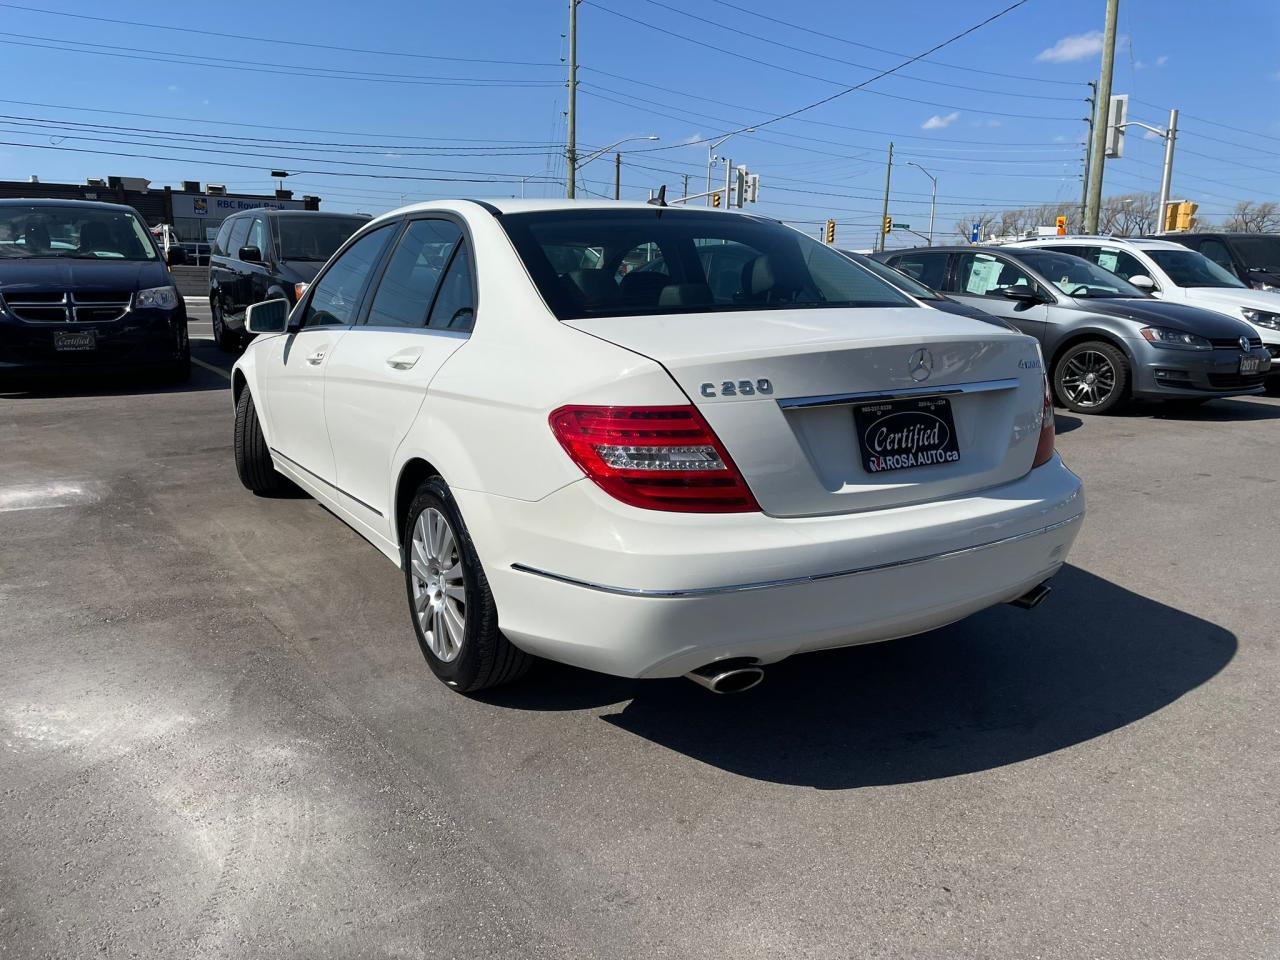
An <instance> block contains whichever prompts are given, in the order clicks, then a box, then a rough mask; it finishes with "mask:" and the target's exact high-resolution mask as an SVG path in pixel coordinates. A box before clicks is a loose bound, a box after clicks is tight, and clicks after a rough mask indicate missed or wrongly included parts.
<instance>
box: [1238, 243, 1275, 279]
mask: <svg viewBox="0 0 1280 960" xmlns="http://www.w3.org/2000/svg"><path fill="white" fill-rule="evenodd" d="M1231 244H1232V246H1234V247H1235V248H1236V252H1237V253H1239V254H1240V259H1241V260H1243V261H1244V265H1245V268H1246V269H1248V270H1256V271H1258V272H1259V273H1280V237H1233V238H1232V239H1231Z"/></svg>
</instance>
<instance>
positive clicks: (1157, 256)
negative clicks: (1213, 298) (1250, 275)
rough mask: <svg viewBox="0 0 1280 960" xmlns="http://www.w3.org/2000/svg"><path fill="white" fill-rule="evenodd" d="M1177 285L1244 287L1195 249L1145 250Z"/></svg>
mask: <svg viewBox="0 0 1280 960" xmlns="http://www.w3.org/2000/svg"><path fill="white" fill-rule="evenodd" d="M1142 252H1143V253H1145V254H1146V255H1147V256H1148V257H1150V258H1151V259H1152V260H1154V261H1155V262H1156V266H1158V267H1159V268H1160V269H1161V270H1163V271H1164V272H1165V273H1167V274H1168V275H1169V279H1170V280H1172V281H1173V285H1174V286H1175V287H1243V286H1244V284H1243V283H1241V282H1240V281H1239V280H1237V279H1236V278H1235V277H1234V276H1232V275H1231V274H1230V273H1228V272H1227V271H1226V270H1224V269H1222V267H1220V266H1218V265H1217V264H1216V263H1214V262H1213V261H1212V260H1210V259H1209V258H1208V257H1206V256H1205V255H1204V254H1202V253H1197V252H1196V251H1194V250H1143V251H1142Z"/></svg>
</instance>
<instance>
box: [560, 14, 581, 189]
mask: <svg viewBox="0 0 1280 960" xmlns="http://www.w3.org/2000/svg"><path fill="white" fill-rule="evenodd" d="M580 2H581V0H569V131H568V133H569V136H568V142H567V143H566V144H565V150H564V159H565V178H564V189H565V196H566V197H568V198H569V199H570V200H572V199H573V198H574V196H575V190H576V183H575V181H576V180H577V179H578V4H579V3H580Z"/></svg>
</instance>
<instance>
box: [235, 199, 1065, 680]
mask: <svg viewBox="0 0 1280 960" xmlns="http://www.w3.org/2000/svg"><path fill="white" fill-rule="evenodd" d="M248 325H249V329H250V331H251V332H253V333H255V334H257V338H256V339H255V340H254V341H253V342H252V344H251V345H250V346H249V348H248V349H247V350H246V351H245V353H244V355H243V356H242V357H241V358H240V360H239V362H237V363H236V365H235V370H234V375H233V392H234V396H235V418H236V419H235V458H236V466H237V468H238V470H239V474H240V478H241V480H242V481H243V482H244V484H245V486H246V487H248V488H249V489H250V490H252V491H254V492H255V493H259V494H270V493H272V492H275V491H278V490H279V489H280V488H281V487H282V485H283V484H285V483H286V481H285V478H287V479H288V481H292V482H293V483H294V484H297V485H298V486H299V487H302V488H303V489H304V490H305V491H307V492H308V493H310V494H312V495H313V496H314V497H315V498H316V499H317V500H319V501H320V502H321V503H322V504H324V505H325V506H326V507H328V508H329V509H330V510H331V511H332V512H333V513H334V514H336V515H337V516H338V517H340V518H342V519H343V520H344V521H345V522H346V523H348V524H350V526H352V527H353V528H354V529H355V530H356V531H358V532H359V533H360V534H361V535H362V536H364V537H365V538H366V539H368V540H369V542H370V543H372V544H373V545H374V546H376V547H377V548H378V549H379V550H381V551H382V552H383V553H384V554H386V556H387V557H388V558H389V559H391V560H392V561H394V562H395V563H396V564H398V565H399V566H400V568H401V570H402V571H403V575H404V581H405V591H406V596H407V602H408V607H409V612H410V614H411V620H412V623H413V628H414V630H415V631H416V633H417V637H418V642H419V644H420V646H421V648H422V652H423V654H424V655H425V657H426V660H427V663H428V664H429V665H430V666H431V669H432V670H433V671H434V672H435V673H436V675H437V676H438V677H439V678H440V679H441V680H443V681H444V682H445V683H447V684H449V685H450V686H452V687H454V688H455V689H457V690H460V691H475V690H480V689H482V688H485V687H489V686H493V685H495V684H498V683H503V682H505V681H508V680H511V679H513V678H515V677H517V676H518V675H520V674H521V673H522V672H523V671H524V670H525V669H526V668H527V667H528V666H529V664H530V663H531V661H532V658H533V657H547V658H550V659H552V660H558V661H562V662H564V663H569V664H575V665H577V666H580V667H586V668H589V669H592V670H598V671H603V672H605V673H611V674H617V675H621V676H627V677H671V676H680V675H682V674H687V675H689V676H691V677H692V678H694V679H696V680H699V681H700V682H701V683H703V684H704V685H705V686H709V687H711V688H712V689H714V690H718V691H730V690H738V689H745V688H747V687H749V686H752V685H754V684H755V683H756V682H757V681H758V680H759V678H760V676H761V668H762V667H763V666H764V665H765V664H768V663H772V662H775V661H778V660H780V659H782V658H784V657H788V656H790V655H791V654H795V653H802V652H805V651H810V650H819V649H825V648H830V647H839V646H846V645H849V644H858V643H868V642H872V641H879V640H888V639H891V638H894V637H903V636H908V635H910V634H916V633H920V632H922V631H925V630H931V629H933V628H935V627H940V626H942V625H944V624H947V623H951V622H952V621H955V620H958V619H960V618H962V617H966V616H968V615H970V614H972V613H974V612H976V611H978V610H982V609H983V608H985V607H988V606H991V605H993V604H998V603H1005V602H1014V603H1018V604H1019V605H1022V606H1027V607H1030V606H1034V605H1035V603H1037V602H1038V601H1039V600H1040V599H1041V598H1042V597H1043V596H1044V595H1045V594H1046V593H1047V588H1045V587H1044V582H1045V581H1046V580H1047V579H1048V578H1049V577H1051V576H1053V574H1054V573H1056V572H1057V571H1058V569H1059V568H1060V567H1061V566H1062V565H1063V563H1064V562H1065V561H1066V558H1067V552H1068V550H1069V549H1070V547H1071V544H1072V542H1073V540H1074V539H1075V536H1076V533H1077V532H1078V530H1079V528H1080V524H1081V521H1082V519H1083V517H1084V496H1083V493H1082V490H1081V485H1080V481H1079V479H1078V478H1077V477H1076V476H1075V475H1074V474H1073V473H1071V471H1070V470H1068V469H1067V468H1066V466H1064V465H1063V463H1062V461H1061V459H1060V458H1059V457H1058V456H1057V454H1056V453H1055V452H1054V434H1053V411H1052V408H1051V406H1050V403H1049V399H1048V393H1047V389H1046V386H1045V379H1044V369H1043V365H1042V362H1041V358H1040V353H1039V348H1038V347H1037V344H1036V342H1035V341H1034V340H1033V339H1031V338H1030V337H1027V336H1023V335H1022V334H1019V333H1017V332H1015V331H1013V330H1011V329H1008V328H1007V327H1005V326H1002V325H999V324H997V323H986V322H983V321H981V320H977V319H969V318H966V317H961V316H956V315H955V314H952V313H944V312H942V311H939V310H935V309H932V308H929V307H927V306H924V305H923V304H922V303H920V302H918V301H915V300H912V299H911V298H910V297H909V296H907V295H906V294H905V293H902V292H901V291H900V290H898V289H895V288H894V287H892V286H890V285H889V284H887V283H885V282H884V281H883V280H882V279H880V278H879V277H878V276H876V275H874V274H872V273H871V272H869V271H867V270H866V269H865V268H863V267H861V266H859V265H857V264H856V263H853V262H852V261H850V260H849V259H847V258H845V257H843V256H841V255H840V254H839V253H837V252H836V251H835V250H834V249H831V248H828V247H826V246H824V245H822V244H821V243H818V242H816V241H814V240H812V239H810V238H808V237H806V236H804V235H803V234H801V233H799V232H797V231H796V230H793V229H791V228H790V227H787V226H785V225H783V224H781V223H779V222H777V221H774V220H770V219H767V218H764V217H759V216H752V215H746V214H741V213H730V212H723V213H722V212H718V211H711V210H707V209H685V208H676V207H666V206H655V205H648V204H626V203H615V202H609V203H582V202H578V203H574V202H571V201H559V202H547V201H515V200H509V201H496V200H495V201H493V202H481V201H462V200H460V201H450V202H439V203H431V204H425V205H420V206H413V207H408V208H405V209H402V210H398V211H395V212H394V213H390V214H387V215H385V216H382V217H380V218H378V219H376V220H373V221H371V222H370V223H369V224H368V225H366V226H365V227H364V228H363V229H361V230H360V231H359V232H358V233H356V234H355V235H354V236H353V237H352V238H351V239H350V240H349V241H348V242H347V243H346V244H345V245H344V246H343V247H342V248H341V249H340V250H339V251H338V252H337V253H336V254H335V255H334V256H333V258H332V259H331V260H330V261H329V263H328V264H327V265H326V266H325V268H324V270H323V271H322V272H321V273H320V274H319V275H318V276H317V277H316V279H315V281H314V282H313V283H312V284H311V285H310V287H309V288H308V289H307V290H306V292H305V294H304V295H303V297H302V298H301V299H300V300H299V302H298V304H297V306H296V307H294V308H293V309H292V310H290V309H289V307H288V304H287V302H286V301H284V300H276V301H269V302H267V303H261V304H257V305H255V306H254V307H252V308H251V309H250V313H249V317H248Z"/></svg>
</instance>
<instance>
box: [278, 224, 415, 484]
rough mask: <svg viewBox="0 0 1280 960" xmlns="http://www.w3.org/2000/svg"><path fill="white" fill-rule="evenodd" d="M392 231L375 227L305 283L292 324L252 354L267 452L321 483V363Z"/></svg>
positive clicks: (351, 317)
mask: <svg viewBox="0 0 1280 960" xmlns="http://www.w3.org/2000/svg"><path fill="white" fill-rule="evenodd" d="M394 226H398V224H397V225H394ZM392 232H393V225H390V224H388V225H387V226H385V227H380V228H379V229H377V230H373V231H371V232H369V233H367V234H365V235H364V236H363V237H361V238H359V239H358V240H356V241H355V242H354V243H352V244H351V245H349V246H348V247H347V248H346V249H345V250H343V251H342V252H341V253H339V254H338V256H337V258H336V259H334V260H333V261H332V262H331V263H330V264H329V266H328V268H327V269H326V270H325V271H324V273H323V274H321V275H320V277H319V279H318V280H317V281H316V282H315V283H314V284H313V285H312V288H311V290H310V291H309V295H308V296H307V298H306V300H305V301H304V302H303V305H302V308H301V318H300V321H299V326H298V328H297V329H296V330H294V331H292V332H290V333H289V334H288V335H286V336H283V337H273V338H272V339H271V340H270V341H268V342H267V343H266V344H265V346H266V347H267V348H268V349H267V356H266V357H265V358H261V359H260V360H259V366H260V369H259V374H258V389H259V391H260V392H261V393H262V394H263V407H264V408H265V410H266V415H267V420H268V435H269V437H270V441H271V453H272V456H279V457H283V458H284V459H285V460H286V461H287V462H288V463H290V464H292V465H293V466H294V467H296V468H298V469H300V470H302V471H304V472H306V473H307V474H309V475H310V476H312V477H314V478H315V479H317V480H320V481H322V482H323V483H325V484H328V485H332V484H333V482H334V470H333V451H332V449H331V447H330V446H329V434H328V431H327V429H326V427H325V422H324V373H325V368H326V366H327V365H328V359H329V357H330V355H331V354H332V352H333V350H334V348H336V347H337V345H338V344H339V343H341V342H342V339H343V338H344V337H345V336H346V335H347V331H348V330H350V329H351V324H353V323H354V322H355V320H356V316H357V314H358V311H359V307H360V303H361V297H362V296H363V295H364V291H365V289H366V288H367V286H368V284H369V280H370V278H371V277H372V276H373V270H374V267H375V266H376V265H377V264H378V262H379V260H380V259H381V257H382V251H383V249H384V248H385V246H386V244H387V241H388V240H389V239H390V237H391V234H392ZM263 359H265V363H264V362H262V361H263Z"/></svg>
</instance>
